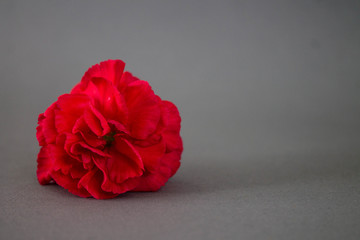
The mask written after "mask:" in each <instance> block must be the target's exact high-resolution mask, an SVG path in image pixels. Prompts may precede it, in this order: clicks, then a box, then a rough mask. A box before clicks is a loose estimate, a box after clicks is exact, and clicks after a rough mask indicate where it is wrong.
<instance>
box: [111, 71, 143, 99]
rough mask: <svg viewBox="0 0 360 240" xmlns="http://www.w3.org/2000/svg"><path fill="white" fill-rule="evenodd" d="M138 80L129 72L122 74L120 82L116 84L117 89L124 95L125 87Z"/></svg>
mask: <svg viewBox="0 0 360 240" xmlns="http://www.w3.org/2000/svg"><path fill="white" fill-rule="evenodd" d="M138 80H140V79H139V78H137V77H135V76H133V75H132V74H131V73H130V72H124V73H123V75H122V76H121V80H120V81H119V82H118V83H117V84H116V87H117V89H118V90H119V91H120V92H121V93H122V94H124V93H125V91H126V88H127V86H128V85H129V84H130V83H132V82H134V81H138Z"/></svg>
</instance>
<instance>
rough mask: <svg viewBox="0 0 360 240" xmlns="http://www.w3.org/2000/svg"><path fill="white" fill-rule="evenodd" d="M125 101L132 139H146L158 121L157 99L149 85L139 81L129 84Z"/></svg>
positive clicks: (158, 107) (158, 108)
mask: <svg viewBox="0 0 360 240" xmlns="http://www.w3.org/2000/svg"><path fill="white" fill-rule="evenodd" d="M125 100H126V104H127V106H128V109H129V126H130V132H131V135H132V137H134V138H137V139H146V138H147V137H148V136H149V135H150V134H152V133H154V131H155V130H156V127H157V125H158V123H159V120H160V106H159V101H160V99H159V97H158V96H156V95H155V94H154V91H153V90H152V89H151V87H150V85H149V83H147V82H145V81H140V80H139V81H134V82H132V83H131V84H129V86H128V87H127V89H126V94H125Z"/></svg>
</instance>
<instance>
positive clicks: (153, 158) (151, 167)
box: [134, 141, 166, 172]
mask: <svg viewBox="0 0 360 240" xmlns="http://www.w3.org/2000/svg"><path fill="white" fill-rule="evenodd" d="M134 147H135V149H136V150H137V151H138V152H139V154H140V156H141V159H142V161H143V163H144V166H145V169H146V171H150V172H154V171H156V170H157V168H158V167H159V164H160V159H161V158H162V157H163V156H164V154H165V150H166V147H165V142H164V141H160V142H158V143H157V144H154V145H151V146H147V147H143V146H139V145H134Z"/></svg>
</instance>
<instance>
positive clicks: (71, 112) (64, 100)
mask: <svg viewBox="0 0 360 240" xmlns="http://www.w3.org/2000/svg"><path fill="white" fill-rule="evenodd" d="M56 104H57V110H55V126H56V129H57V130H58V132H59V133H62V132H71V131H72V129H73V127H74V125H75V122H76V120H77V119H78V118H79V117H80V116H82V115H83V112H84V110H85V109H87V108H88V107H89V106H90V100H89V98H88V96H86V95H84V94H64V95H61V96H60V97H59V99H58V101H57V102H56Z"/></svg>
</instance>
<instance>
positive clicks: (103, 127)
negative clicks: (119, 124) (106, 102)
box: [84, 106, 110, 136]
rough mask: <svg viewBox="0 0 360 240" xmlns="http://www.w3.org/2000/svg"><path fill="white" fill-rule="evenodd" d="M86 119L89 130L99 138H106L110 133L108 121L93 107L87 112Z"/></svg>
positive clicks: (85, 113)
mask: <svg viewBox="0 0 360 240" xmlns="http://www.w3.org/2000/svg"><path fill="white" fill-rule="evenodd" d="M84 119H85V122H86V123H87V125H88V126H89V128H90V129H91V130H92V131H93V133H95V134H96V135H97V136H105V135H106V134H108V133H109V132H110V127H109V125H108V123H107V122H106V119H105V118H104V117H103V116H102V115H101V113H99V112H98V111H97V110H96V109H94V108H93V107H92V106H90V108H88V109H86V110H85V112H84Z"/></svg>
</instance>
